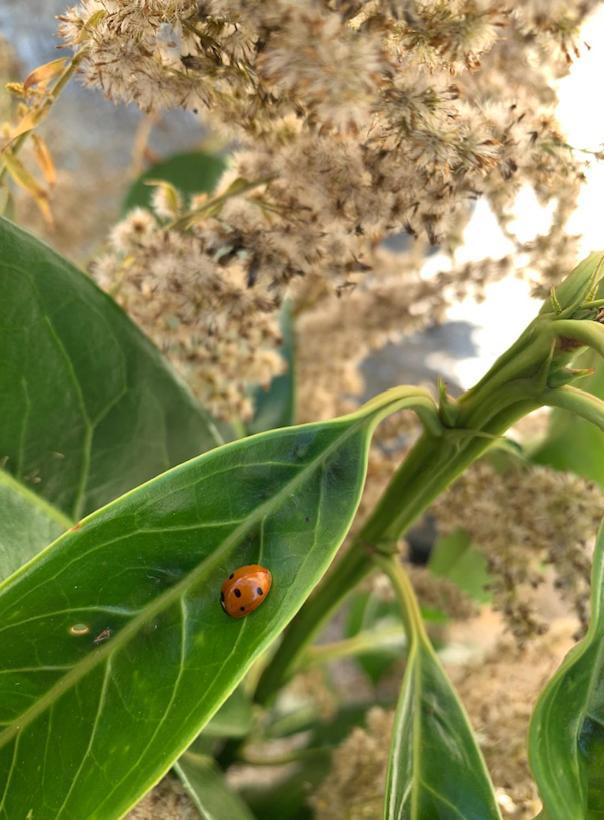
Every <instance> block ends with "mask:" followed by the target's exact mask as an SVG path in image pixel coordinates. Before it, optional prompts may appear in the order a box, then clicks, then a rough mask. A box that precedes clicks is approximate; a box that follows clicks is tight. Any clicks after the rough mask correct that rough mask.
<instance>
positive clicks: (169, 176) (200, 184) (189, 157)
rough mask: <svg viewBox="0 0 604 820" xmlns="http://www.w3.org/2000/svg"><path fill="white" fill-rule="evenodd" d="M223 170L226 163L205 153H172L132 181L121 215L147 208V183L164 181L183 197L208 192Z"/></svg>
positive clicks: (149, 197)
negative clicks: (149, 181) (133, 209)
mask: <svg viewBox="0 0 604 820" xmlns="http://www.w3.org/2000/svg"><path fill="white" fill-rule="evenodd" d="M225 168H226V162H225V161H224V159H222V157H218V156H216V155H215V154H207V153H205V152H204V151H189V152H186V153H183V154H174V156H172V157H168V159H164V160H161V161H160V162H156V163H155V164H154V165H152V166H151V167H150V168H148V169H147V170H146V171H145V172H144V173H143V174H141V175H140V176H139V177H138V179H137V180H136V181H135V182H134V184H133V185H132V187H131V188H130V190H129V191H128V194H127V195H126V198H125V200H124V205H123V211H124V213H125V212H127V211H129V210H130V209H131V208H135V207H137V206H138V207H141V208H148V207H149V205H150V203H151V196H152V194H153V188H152V187H150V186H149V185H146V184H145V183H146V182H147V181H148V180H156V179H165V180H166V182H170V183H171V184H172V185H174V187H175V188H177V189H178V190H179V191H181V192H182V193H185V194H196V193H201V192H207V193H210V192H211V191H213V190H214V188H215V187H216V183H217V182H218V180H219V179H220V177H221V176H222V172H223V171H224V169H225Z"/></svg>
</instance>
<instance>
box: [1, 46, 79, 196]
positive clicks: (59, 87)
mask: <svg viewBox="0 0 604 820" xmlns="http://www.w3.org/2000/svg"><path fill="white" fill-rule="evenodd" d="M85 53H86V52H85V50H82V51H80V52H78V53H77V54H76V55H75V56H74V57H73V58H72V59H71V60H70V61H69V63H68V64H67V65H66V66H65V68H64V69H63V71H62V72H61V74H60V76H59V77H58V78H57V81H56V83H55V84H54V85H53V87H52V88H51V90H50V91H49V93H48V94H47V95H46V96H45V97H44V99H43V101H42V102H41V104H40V105H39V107H38V108H37V109H36V108H34V109H32V111H31V112H30V116H31V118H32V127H31V128H28V129H27V131H24V132H23V133H22V134H19V136H18V137H16V139H14V140H13V142H12V143H10V144H9V145H8V146H6V147H5V148H4V150H3V151H0V182H2V180H3V179H4V176H5V174H6V172H7V165H6V160H5V158H6V155H7V154H10V155H11V156H13V157H15V156H16V155H17V154H18V153H19V151H20V150H21V148H22V147H23V145H24V144H25V143H26V142H27V139H28V138H29V136H30V135H31V134H32V133H33V131H34V130H35V129H36V128H37V127H38V126H39V125H40V123H41V122H43V120H45V119H46V117H47V116H48V114H49V112H50V109H51V108H52V106H53V105H54V104H55V103H56V101H57V100H58V98H59V96H60V94H61V92H62V91H63V89H64V88H65V86H66V85H67V83H68V82H69V80H70V79H71V77H72V76H73V74H74V73H75V70H76V68H77V67H78V64H79V62H80V61H81V60H82V58H83V57H84V56H85Z"/></svg>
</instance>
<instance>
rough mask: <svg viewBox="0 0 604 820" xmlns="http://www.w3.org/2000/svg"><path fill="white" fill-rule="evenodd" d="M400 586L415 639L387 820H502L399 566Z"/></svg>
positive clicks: (394, 567) (391, 567)
mask: <svg viewBox="0 0 604 820" xmlns="http://www.w3.org/2000/svg"><path fill="white" fill-rule="evenodd" d="M381 563H382V565H383V567H384V569H385V570H386V571H387V572H388V574H389V575H390V577H391V580H392V581H393V585H394V588H395V592H396V595H397V598H398V600H399V603H400V605H401V613H402V615H403V620H404V622H405V630H406V632H407V638H408V641H409V650H408V654H407V664H406V668H405V674H404V677H403V683H402V687H401V692H400V696H399V702H398V706H397V710H396V716H395V721H394V727H393V736H392V743H391V749H390V761H389V766H388V780H387V784H386V801H385V807H384V818H386V820H455V818H459V820H500V818H501V815H500V813H499V810H498V808H497V804H496V801H495V795H494V792H493V787H492V784H491V781H490V778H489V775H488V772H487V770H486V766H485V763H484V760H483V758H482V755H481V753H480V751H479V749H478V744H477V742H476V738H475V737H474V735H473V733H472V728H471V726H470V724H469V721H468V718H467V716H466V713H465V711H464V709H463V706H462V705H461V703H460V701H459V699H458V698H457V695H456V693H455V690H454V689H453V686H452V685H451V683H450V681H449V680H448V678H447V676H446V673H445V671H444V669H443V668H442V666H441V663H440V661H439V660H438V658H437V656H436V654H435V652H434V650H433V648H432V646H431V644H430V639H429V638H428V635H427V633H426V630H425V628H424V625H423V621H422V616H421V613H420V610H419V605H418V603H417V600H416V598H415V594H414V592H413V588H412V586H411V583H410V581H409V579H408V577H407V575H406V573H405V572H404V571H403V569H402V567H401V566H400V565H399V564H398V562H396V561H394V560H392V559H390V560H389V561H383V562H381Z"/></svg>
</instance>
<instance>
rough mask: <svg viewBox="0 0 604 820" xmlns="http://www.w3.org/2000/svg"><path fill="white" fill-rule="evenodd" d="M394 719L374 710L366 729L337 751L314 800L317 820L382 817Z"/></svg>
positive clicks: (352, 736) (353, 733) (358, 729)
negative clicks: (389, 739)
mask: <svg viewBox="0 0 604 820" xmlns="http://www.w3.org/2000/svg"><path fill="white" fill-rule="evenodd" d="M393 717H394V716H393V714H392V712H385V711H384V710H383V709H380V708H378V707H374V708H373V709H371V710H370V711H369V712H368V714H367V725H366V728H364V729H361V728H356V729H353V730H352V732H351V733H350V735H349V736H348V738H347V739H346V740H345V741H344V743H343V744H342V745H341V746H340V747H339V748H338V749H336V750H335V752H334V754H333V758H332V766H331V771H330V773H329V774H328V775H327V777H326V778H325V780H324V781H323V783H322V784H321V786H320V787H319V789H318V790H317V792H316V793H315V794H314V795H313V796H312V798H311V799H310V803H311V805H312V807H313V809H314V810H315V812H316V817H317V820H368V818H371V820H373V818H376V817H381V814H382V806H383V801H384V788H385V781H386V765H387V761H388V752H389V748H390V744H389V742H388V738H389V737H390V734H391V732H392V723H393Z"/></svg>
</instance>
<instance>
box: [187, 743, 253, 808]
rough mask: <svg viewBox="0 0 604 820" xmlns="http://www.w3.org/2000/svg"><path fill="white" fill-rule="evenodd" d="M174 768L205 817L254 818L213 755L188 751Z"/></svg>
mask: <svg viewBox="0 0 604 820" xmlns="http://www.w3.org/2000/svg"><path fill="white" fill-rule="evenodd" d="M174 768H175V770H176V772H177V774H178V776H179V777H180V779H181V781H182V783H183V785H184V786H185V788H186V790H187V791H188V792H189V794H190V796H191V799H192V800H193V802H194V803H195V805H196V806H197V808H198V809H199V813H200V815H201V816H202V818H203V820H227V818H228V820H254V815H253V814H252V813H251V811H250V810H249V808H248V807H247V806H246V805H245V803H244V802H243V800H242V799H241V798H240V797H239V795H237V794H236V793H235V792H234V791H233V790H232V789H230V788H229V786H228V785H227V783H226V782H225V779H224V777H223V776H222V773H221V771H220V769H219V768H218V767H217V765H216V764H215V763H214V761H213V760H212V758H210V757H204V756H202V755H198V754H193V753H192V752H185V753H184V755H182V756H181V758H180V760H179V761H178V763H177V764H176V765H175V766H174Z"/></svg>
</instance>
